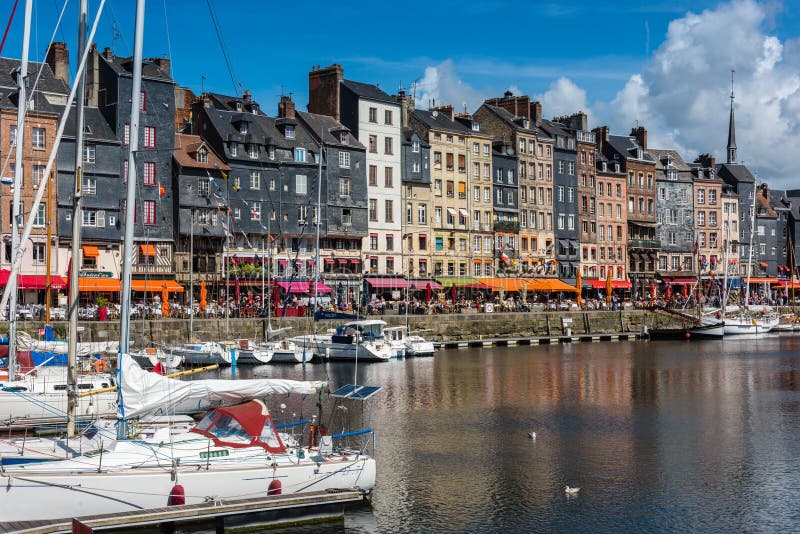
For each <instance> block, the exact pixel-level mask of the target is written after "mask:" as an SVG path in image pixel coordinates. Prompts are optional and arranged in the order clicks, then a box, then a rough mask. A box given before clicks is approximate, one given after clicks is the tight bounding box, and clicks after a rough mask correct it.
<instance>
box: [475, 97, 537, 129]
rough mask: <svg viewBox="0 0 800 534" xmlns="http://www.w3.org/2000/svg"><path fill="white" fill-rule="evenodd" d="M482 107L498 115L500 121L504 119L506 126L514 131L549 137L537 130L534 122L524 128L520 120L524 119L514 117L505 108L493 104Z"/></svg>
mask: <svg viewBox="0 0 800 534" xmlns="http://www.w3.org/2000/svg"><path fill="white" fill-rule="evenodd" d="M482 107H485V108H486V109H488V110H489V111H491V112H492V113H494V114H495V115H497V116H498V117H499V118H500V119H502V120H503V121H504V122H505V123H506V124H508V125H509V126H510V127H511V128H513V129H514V130H518V131H521V132H527V133H529V134H534V135H536V134H539V133H541V134H542V137H547V134H545V133H544V132H543V131H542V130H540V129H539V128H537V127H536V125H534V124H533V123H532V122H529V123H528V127H527V128H525V127H523V126H522V121H521V120H520V119H522V118H523V117H514V115H512V114H511V112H509V111H508V110H506V109H504V108H501V107H498V106H492V105H491V104H486V103H484V104H482Z"/></svg>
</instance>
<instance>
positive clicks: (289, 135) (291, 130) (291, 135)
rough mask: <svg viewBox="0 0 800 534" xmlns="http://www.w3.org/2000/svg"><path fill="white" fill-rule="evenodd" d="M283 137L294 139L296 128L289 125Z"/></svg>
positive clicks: (285, 128)
mask: <svg viewBox="0 0 800 534" xmlns="http://www.w3.org/2000/svg"><path fill="white" fill-rule="evenodd" d="M283 136H284V137H286V139H294V126H293V125H291V124H287V125H286V126H285V127H284V130H283Z"/></svg>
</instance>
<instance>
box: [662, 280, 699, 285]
mask: <svg viewBox="0 0 800 534" xmlns="http://www.w3.org/2000/svg"><path fill="white" fill-rule="evenodd" d="M664 282H666V283H668V284H684V285H687V284H694V283H695V282H697V280H696V279H695V278H664Z"/></svg>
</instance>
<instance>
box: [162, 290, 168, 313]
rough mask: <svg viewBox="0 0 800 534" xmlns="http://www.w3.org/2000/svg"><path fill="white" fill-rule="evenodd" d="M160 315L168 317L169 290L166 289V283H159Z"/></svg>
mask: <svg viewBox="0 0 800 534" xmlns="http://www.w3.org/2000/svg"><path fill="white" fill-rule="evenodd" d="M161 315H163V316H164V317H169V291H167V284H162V285H161Z"/></svg>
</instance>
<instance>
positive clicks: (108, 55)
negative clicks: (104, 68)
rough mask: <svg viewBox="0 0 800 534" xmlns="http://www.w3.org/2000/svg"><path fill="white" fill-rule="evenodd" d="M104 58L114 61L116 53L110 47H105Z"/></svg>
mask: <svg viewBox="0 0 800 534" xmlns="http://www.w3.org/2000/svg"><path fill="white" fill-rule="evenodd" d="M103 57H104V58H106V59H107V60H109V61H112V60H113V59H114V52H112V51H111V49H110V48H109V47H105V48H104V49H103Z"/></svg>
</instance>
